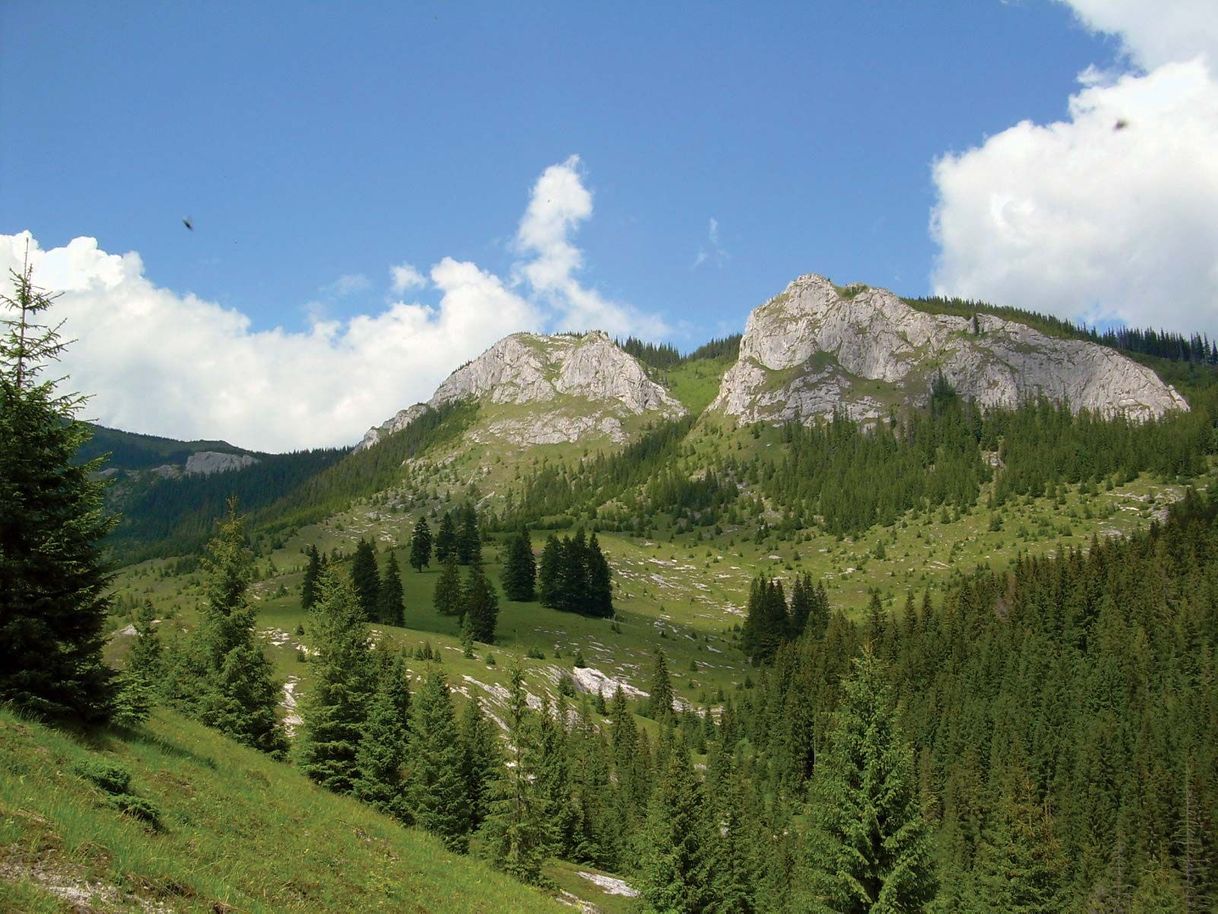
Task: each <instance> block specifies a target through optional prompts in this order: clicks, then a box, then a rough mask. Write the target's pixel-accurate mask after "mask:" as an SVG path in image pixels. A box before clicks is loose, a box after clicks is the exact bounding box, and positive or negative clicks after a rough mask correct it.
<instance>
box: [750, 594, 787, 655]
mask: <svg viewBox="0 0 1218 914" xmlns="http://www.w3.org/2000/svg"><path fill="white" fill-rule="evenodd" d="M789 631H790V623H789V621H788V619H787V601H786V598H785V597H784V595H783V592H782V584H780V583H779V582H778V581H774V580H770V579H769V578H767V577H764V576H762V577H758V578H756V579H754V581H753V584H752V587H751V588H750V590H749V603H748V610H747V615H746V616H745V620H744V625H743V626H742V627H741V630H740V648H741V650H743V651H744V653H745V654H746V655H747V656H748V658H749V659H750V660H752V661H753V662H754V663H758V664H760V663H769V662H770V661H771V660H773V659H774V655H775V654H776V653H778V648H779V647H781V646H782V643H783V642H784V641H785V640H786V639H787V637H788V635H789Z"/></svg>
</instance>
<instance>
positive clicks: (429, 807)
mask: <svg viewBox="0 0 1218 914" xmlns="http://www.w3.org/2000/svg"><path fill="white" fill-rule="evenodd" d="M408 757H409V764H408V769H407V770H408V773H407V785H408V796H409V798H410V805H411V809H412V811H413V813H414V819H415V822H416V823H417V824H418V825H419V826H420V827H421V828H425V829H426V830H427V831H429V832H431V833H432V834H433V835H436V836H437V837H439V838H440V840H441V841H443V842H444V846H445V847H447V848H448V849H449V850H453V851H465V849H466V848H467V846H468V844H469V821H470V820H469V812H470V810H469V796H468V795H467V793H466V781H465V778H464V776H463V773H462V767H461V766H462V747H461V739H460V733H459V731H458V730H457V723H456V720H455V717H454V713H453V702H452V696H451V695H450V694H449V691H448V682H447V680H446V679H445V678H444V674H443V673H442V672H440V671H439V670H436V669H433V670H431V671H430V672H428V674H427V677H426V678H425V679H424V680H423V685H422V686H421V687H420V688H419V690H418V692H417V693H416V694H415V696H414V700H413V701H412V703H411V709H410V735H409V752H408Z"/></svg>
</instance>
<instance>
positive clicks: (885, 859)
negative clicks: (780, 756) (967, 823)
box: [807, 652, 935, 914]
mask: <svg viewBox="0 0 1218 914" xmlns="http://www.w3.org/2000/svg"><path fill="white" fill-rule="evenodd" d="M808 814H809V817H810V818H811V820H812V823H813V829H812V834H811V840H810V844H809V851H808V860H807V863H808V889H809V897H808V906H809V910H813V911H825V912H832V914H853V912H858V914H868V912H875V914H880V912H888V914H897V912H907V911H909V912H912V911H921V910H924V909H925V907H926V905H927V903H928V902H930V900H931V899H932V898H933V897H934V894H935V876H934V870H933V863H932V860H931V844H930V838H929V835H928V833H927V829H926V825H925V823H924V822H923V820H922V814H921V810H920V809H919V807H918V794H917V784H916V777H915V773H914V763H913V750H912V748H911V747H910V745H909V744H908V743H907V742H906V741H905V740H904V738H903V736H902V735H901V732H900V730H899V728H898V726H897V720H896V711H895V706H894V703H893V700H892V696H891V687H890V686H889V684H888V682H887V681H886V679H885V673H884V670H883V669H882V668H881V666H880V662H879V661H878V660H877V659H876V658H875V656H874V655H873V654H871V653H869V652H868V653H864V654H863V656H862V657H861V658H859V659H858V660H856V661H855V669H854V673H853V674H852V675H851V677H850V678H849V679H848V680H847V681H846V684H845V688H844V692H843V695H842V701H841V704H840V705H839V706H838V709H837V711H836V712H835V714H834V717H833V724H832V726H831V728H830V731H829V735H828V748H827V751H826V753H825V755H824V756H823V757H822V758H821V760H820V762H819V764H818V765H817V769H816V774H815V777H814V779H813V791H812V800H811V801H810V804H809V809H808Z"/></svg>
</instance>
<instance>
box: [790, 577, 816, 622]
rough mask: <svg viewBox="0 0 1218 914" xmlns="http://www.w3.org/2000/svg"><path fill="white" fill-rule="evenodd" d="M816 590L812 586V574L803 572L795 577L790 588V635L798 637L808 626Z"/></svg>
mask: <svg viewBox="0 0 1218 914" xmlns="http://www.w3.org/2000/svg"><path fill="white" fill-rule="evenodd" d="M815 598H816V592H815V590H813V588H812V575H810V574H807V573H804V574H801V575H798V576H797V577H796V578H795V585H794V586H793V587H792V588H791V610H790V619H791V637H792V638H798V637H799V636H800V635H802V634H803V633H804V629H806V628H807V627H808V618H809V617H810V616H811V615H812V604H813V601H814V600H815Z"/></svg>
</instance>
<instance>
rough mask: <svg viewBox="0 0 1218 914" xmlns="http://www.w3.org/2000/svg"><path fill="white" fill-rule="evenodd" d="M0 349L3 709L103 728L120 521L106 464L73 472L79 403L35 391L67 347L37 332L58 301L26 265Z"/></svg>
mask: <svg viewBox="0 0 1218 914" xmlns="http://www.w3.org/2000/svg"><path fill="white" fill-rule="evenodd" d="M10 275H11V277H12V283H13V291H12V293H11V294H6V295H4V296H2V297H0V303H2V304H3V311H5V312H7V314H5V315H4V316H3V317H2V318H0V323H3V328H4V329H3V337H2V338H0V701H9V702H12V703H14V704H16V705H18V706H19V707H21V708H23V709H25V710H26V711H27V712H29V713H33V714H37V715H40V716H46V717H71V718H77V719H80V720H84V721H86V722H89V723H104V722H105V721H106V720H108V719H109V717H110V715H111V713H112V711H113V704H112V702H113V697H114V689H113V684H112V682H111V678H112V673H111V671H110V670H109V668H108V667H106V665H105V663H104V662H103V661H102V647H103V645H104V643H105V635H104V628H105V624H106V614H107V612H108V610H109V605H110V601H109V596H108V592H109V588H110V577H109V575H108V573H107V571H106V567H105V562H104V560H103V557H102V553H101V549H100V541H101V539H102V538H103V537H104V536H105V535H106V534H107V533H109V532H110V530H111V529H112V528H113V525H114V519H113V518H110V517H108V516H107V515H106V512H105V510H104V506H103V494H104V485H105V484H104V483H103V481H102V480H101V479H100V477H99V476H98V473H99V471H100V470H101V468H102V463H103V462H102V460H101V459H100V458H99V459H96V460H91V461H85V462H77V461H76V459H75V458H76V454H77V451H78V450H79V449H80V447H81V445H83V444H84V443H85V442H86V441H88V439H89V437H90V435H89V431H88V428H87V426H85V424H84V423H82V422H79V421H77V419H76V414H77V412H78V411H79V410H80V408H81V407H82V405H83V404H84V398H82V397H80V396H78V395H76V394H64V395H59V394H57V393H56V392H55V382H54V381H50V380H48V381H40V380H39V375H40V374H41V372H42V371H43V370H44V368H45V367H46V365H47V363H49V362H53V361H55V360H56V359H58V358H59V356H60V354H61V353H62V352H63V350H64V347H65V344H64V343H63V342H62V341H61V340H60V337H59V335H58V333H57V331H58V329H59V328H58V327H48V326H44V325H41V324H39V323H38V321H39V320H40V319H42V315H43V313H44V312H45V311H46V310H47V309H48V308H49V307H50V306H51V304H52V301H53V298H52V297H51V296H49V295H47V294H46V293H45V292H44V291H42V290H41V289H39V288H37V287H36V286H35V285H34V282H33V267H32V266H30V264H29V262H28V260H27V262H26V264H25V265H24V266H23V267H22V269H21V270H11V271H10Z"/></svg>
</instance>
